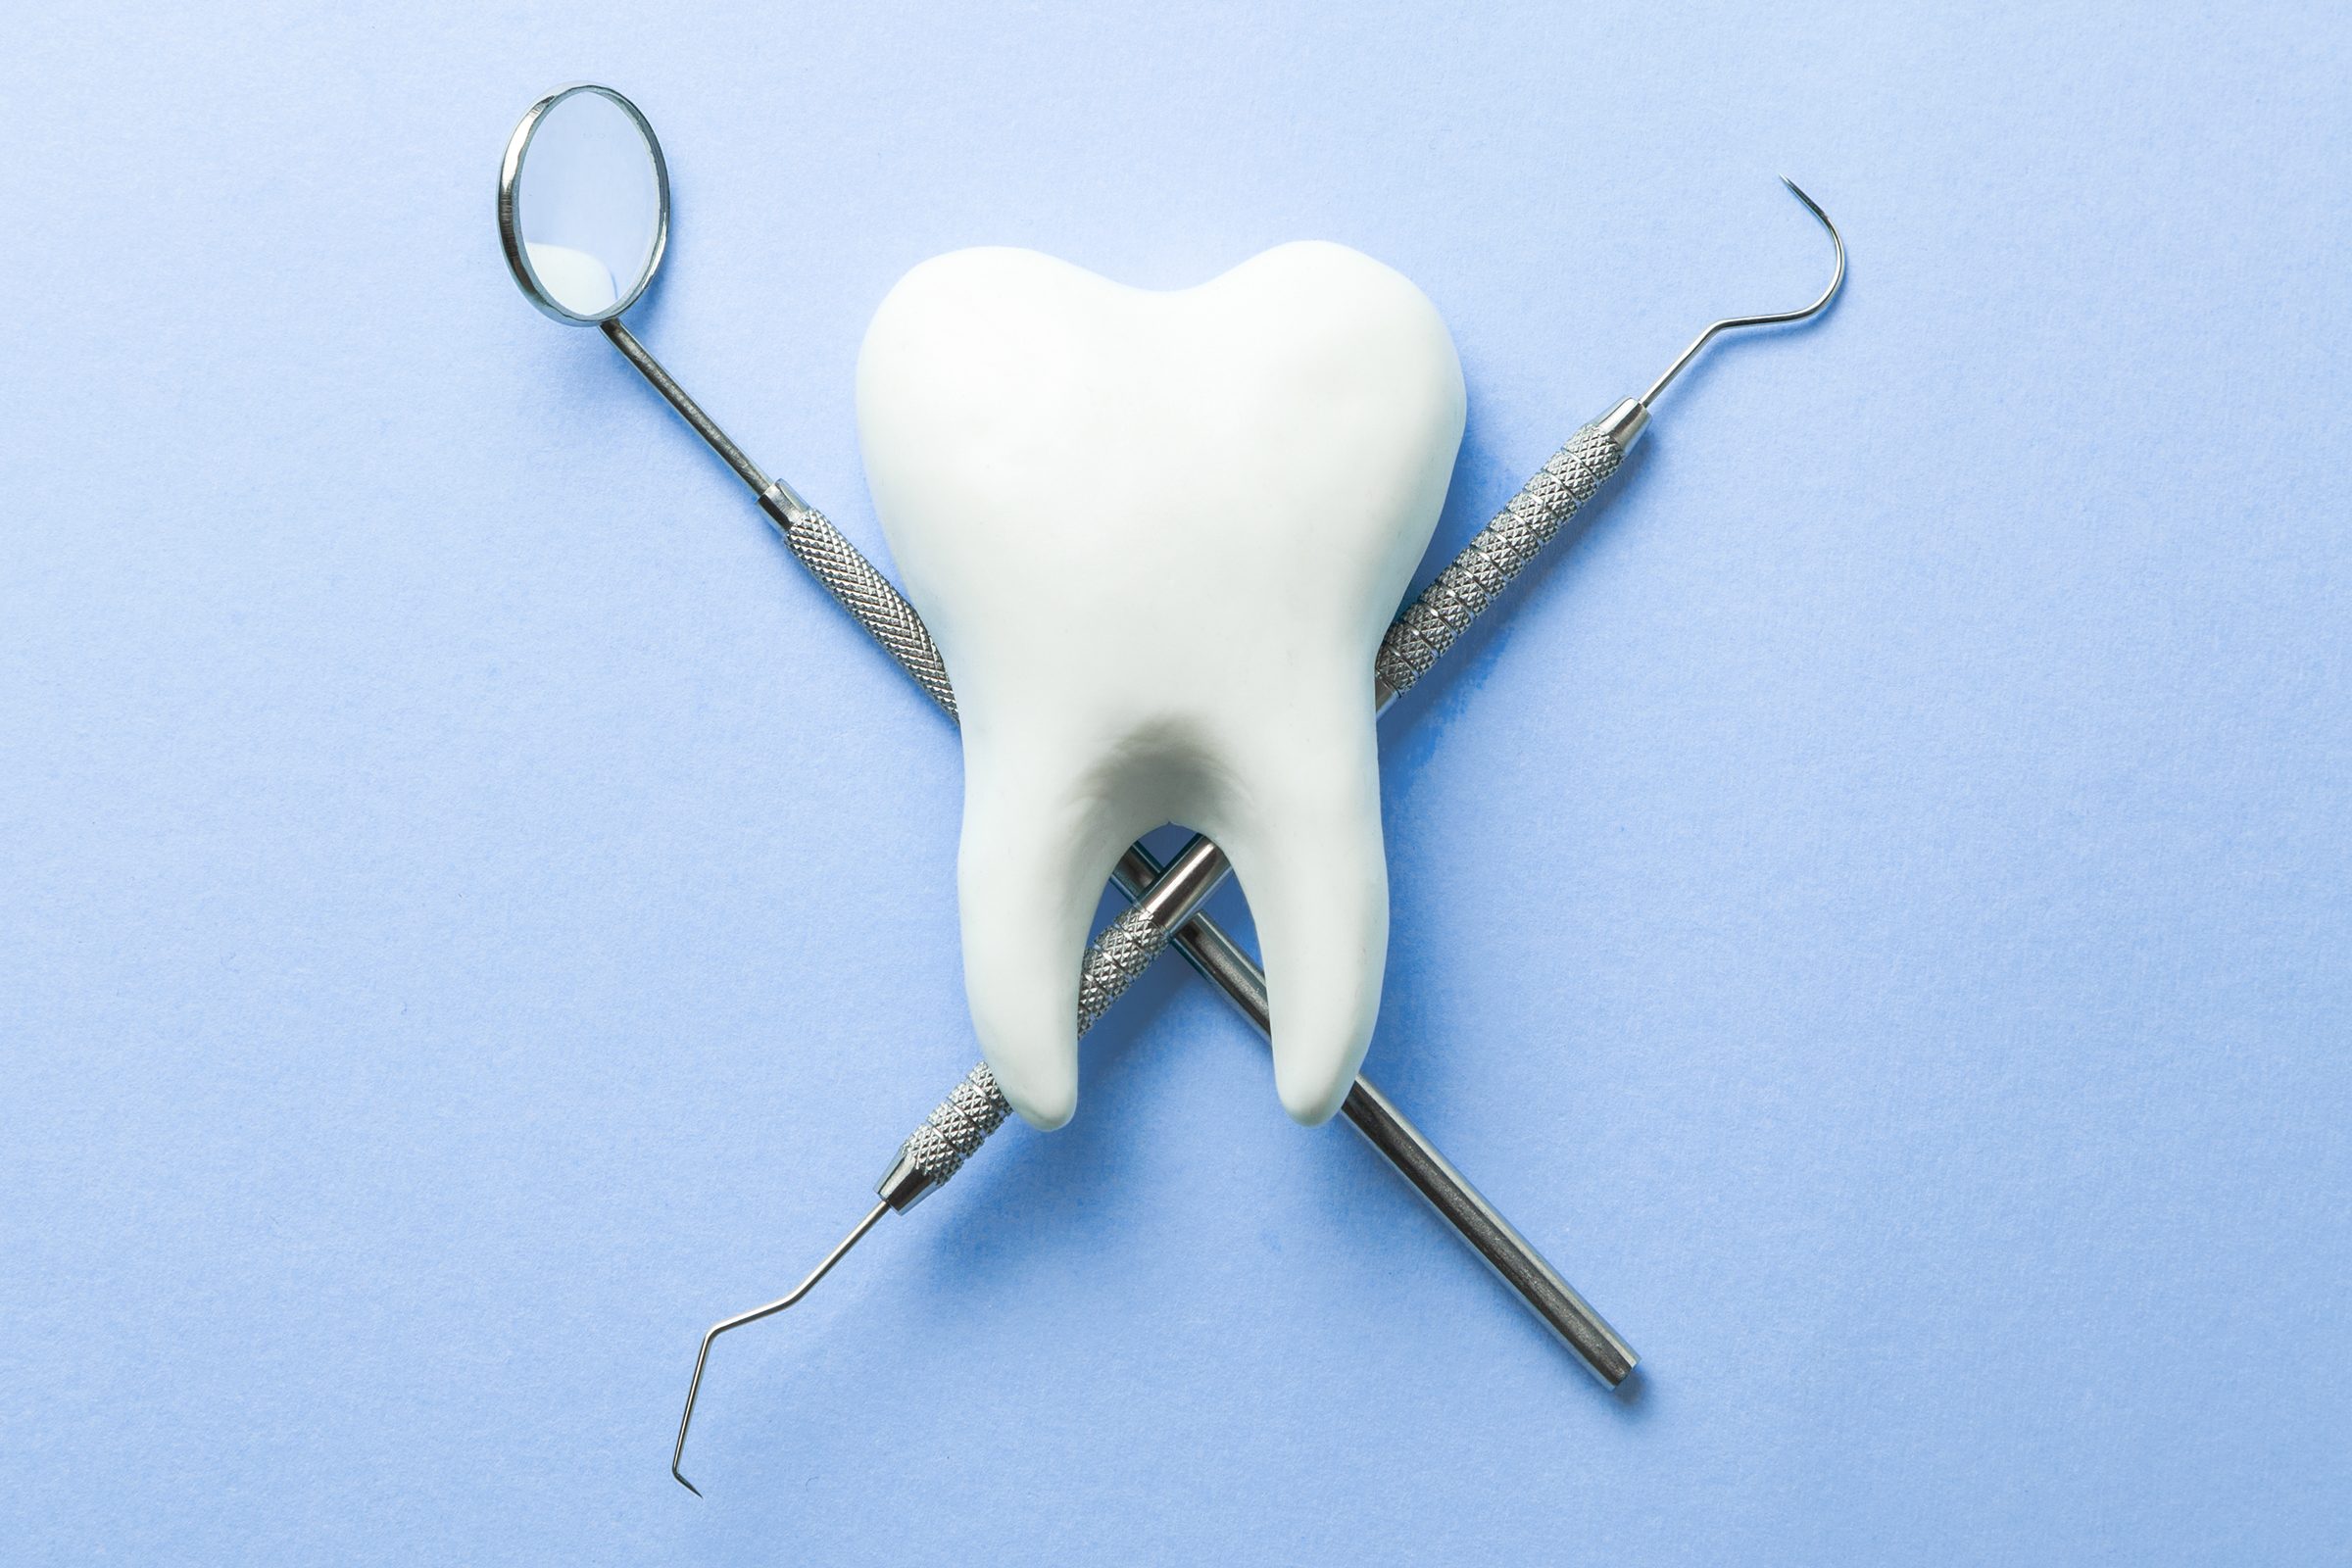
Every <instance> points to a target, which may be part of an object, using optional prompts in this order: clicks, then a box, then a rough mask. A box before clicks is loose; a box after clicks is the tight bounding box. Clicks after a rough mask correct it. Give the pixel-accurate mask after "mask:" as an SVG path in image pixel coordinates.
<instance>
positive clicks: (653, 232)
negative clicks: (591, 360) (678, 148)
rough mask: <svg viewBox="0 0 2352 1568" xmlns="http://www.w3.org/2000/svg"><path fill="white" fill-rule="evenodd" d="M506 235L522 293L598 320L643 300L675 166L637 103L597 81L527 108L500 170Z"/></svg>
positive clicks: (571, 318)
mask: <svg viewBox="0 0 2352 1568" xmlns="http://www.w3.org/2000/svg"><path fill="white" fill-rule="evenodd" d="M498 234H499V239H500V241H501V243H502V244H504V246H505V247H506V253H507V266H508V267H510V268H511V269H513V270H514V272H515V282H516V283H517V284H518V285H520V287H521V289H522V292H523V294H524V295H525V296H526V297H527V298H528V299H529V300H530V302H531V303H532V304H533V305H536V306H538V307H539V309H541V310H542V311H545V312H546V313H547V314H548V315H550V316H552V317H554V318H555V319H557V320H559V321H568V322H570V323H572V324H573V325H575V326H593V325H595V324H597V323H598V322H601V321H609V320H611V319H613V318H614V317H616V316H618V315H620V313H621V312H623V311H625V310H627V309H628V308H629V307H630V306H632V305H634V304H636V303H637V297H638V296H639V295H641V294H643V293H644V292H645V290H646V286H647V285H648V284H650V283H651V282H653V280H654V272H655V270H657V269H658V268H660V267H661V265H662V246H663V244H664V243H665V242H666V241H667V240H668V238H669V170H668V167H667V166H666V165H664V164H663V163H662V144H661V142H659V141H657V140H656V139H655V137H654V127H653V126H652V125H650V124H648V123H646V119H645V116H643V115H642V114H639V113H638V112H637V106H636V105H635V104H633V103H631V102H629V101H628V100H627V99H626V98H623V97H622V96H621V95H620V94H619V93H617V92H614V91H613V89H612V88H610V87H603V86H599V85H597V84H595V83H593V82H582V83H579V84H578V85H575V86H570V87H562V88H559V89H557V90H556V91H554V92H551V93H549V94H548V95H547V96H546V97H544V98H542V99H540V100H539V101H538V102H537V103H535V104H533V105H531V107H530V111H529V112H528V113H527V114H525V115H524V116H523V117H522V123H520V124H518V125H516V126H515V134H514V136H513V138H511V139H510V140H509V141H508V143H507V156H506V161H505V162H504V163H503V164H502V165H500V167H499V172H498Z"/></svg>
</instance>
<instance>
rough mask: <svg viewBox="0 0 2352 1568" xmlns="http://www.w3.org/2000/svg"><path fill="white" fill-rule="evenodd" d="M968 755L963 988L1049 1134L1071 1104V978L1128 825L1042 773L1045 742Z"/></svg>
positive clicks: (1012, 1097)
mask: <svg viewBox="0 0 2352 1568" xmlns="http://www.w3.org/2000/svg"><path fill="white" fill-rule="evenodd" d="M1022 750H1023V749H1022V748H1020V747H1017V746H1016V747H1006V748H996V749H992V750H991V754H990V755H982V754H981V753H980V752H979V751H978V750H977V749H974V750H973V751H972V752H970V753H968V754H967V756H966V758H965V762H964V766H965V779H964V800H963V845H962V850H961V852H960V855H959V857H958V859H957V878H958V882H959V903H960V904H961V906H962V917H963V986H964V996H965V999H966V1001H967V1002H968V1003H969V1004H970V1006H971V1013H972V1026H973V1028H974V1030H975V1031H976V1032H977V1033H978V1035H979V1037H980V1051H981V1054H983V1055H984V1056H986V1057H987V1058H988V1065H989V1067H990V1069H991V1070H992V1071H994V1072H995V1073H996V1075H997V1085H998V1087H999V1088H1001V1089H1003V1090H1004V1091H1005V1099H1006V1100H1007V1101H1008V1102H1010V1103H1011V1104H1012V1108H1013V1109H1014V1110H1017V1111H1019V1112H1020V1114H1021V1119H1022V1120H1024V1121H1026V1122H1028V1123H1029V1124H1030V1125H1031V1126H1033V1127H1038V1128H1041V1129H1044V1130H1047V1131H1051V1130H1052V1129H1054V1128H1056V1127H1059V1126H1061V1125H1062V1124H1063V1123H1064V1122H1067V1121H1068V1120H1069V1119H1070V1116H1071V1114H1072V1113H1073V1112H1074V1111H1075V1110H1076V1109H1077V1108H1078V1023H1077V1014H1078V975H1079V969H1080V966H1081V963H1082V961H1083V959H1084V957H1085V954H1086V938H1087V931H1088V928H1089V927H1090V926H1091V925H1092V923H1093V920H1094V913H1095V907H1096V905H1097V904H1098V903H1099V902H1100V901H1101V899H1102V896H1103V882H1104V881H1105V880H1107V879H1108V877H1109V875H1110V869H1111V867H1112V866H1113V865H1114V864H1115V863H1117V860H1118V857H1119V852H1120V851H1121V850H1123V849H1124V848H1126V845H1127V842H1128V839H1129V838H1132V837H1133V835H1132V834H1129V835H1127V836H1125V837H1121V836H1120V835H1118V834H1117V833H1116V831H1115V830H1114V829H1113V828H1111V827H1110V826H1108V825H1107V824H1105V823H1104V822H1103V820H1102V819H1101V813H1100V811H1099V810H1097V809H1090V805H1091V804H1092V803H1090V801H1089V799H1088V793H1087V792H1086V791H1084V790H1083V789H1080V788H1077V787H1075V785H1074V782H1072V781H1062V782H1060V783H1058V784H1056V783H1054V782H1052V781H1049V780H1048V779H1046V778H1043V777H1041V776H1040V769H1039V768H1038V767H1037V766H1036V765H1035V764H1036V761H1037V760H1038V759H1039V758H1040V757H1043V756H1049V755H1051V753H1050V751H1044V750H1040V749H1037V748H1034V747H1032V748H1029V749H1028V755H1027V756H1026V758H1023V759H1021V760H1019V761H1014V760H1009V759H1007V757H1006V753H1007V752H1009V753H1012V754H1014V756H1016V757H1017V756H1018V755H1019V754H1020V753H1021V751H1022Z"/></svg>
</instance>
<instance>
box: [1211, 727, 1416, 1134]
mask: <svg viewBox="0 0 2352 1568" xmlns="http://www.w3.org/2000/svg"><path fill="white" fill-rule="evenodd" d="M1337 711H1340V712H1343V713H1344V712H1345V711H1346V708H1345V705H1342V706H1341V707H1340V708H1339V709H1338V710H1337ZM1289 739H1290V741H1291V744H1288V745H1282V744H1269V745H1263V746H1258V747H1254V748H1252V753H1253V756H1254V758H1255V759H1257V761H1256V762H1255V765H1254V769H1253V770H1250V771H1245V772H1244V773H1243V775H1242V778H1241V780H1240V783H1241V788H1240V789H1239V790H1238V791H1237V792H1236V799H1237V803H1239V804H1238V805H1237V809H1235V810H1234V811H1233V813H1232V819H1231V820H1230V821H1227V822H1223V823H1220V824H1219V825H1218V829H1217V831H1215V832H1213V833H1212V835H1211V836H1212V837H1214V838H1215V839H1216V841H1217V844H1218V847H1219V848H1221V849H1223V850H1224V851H1225V854H1226V857H1227V858H1229V859H1231V860H1232V861H1233V867H1234V874H1235V875H1236V876H1237V877H1238V878H1239V879H1240V881H1241V884H1242V892H1243V894H1244V896H1245V897H1246V898H1248V899H1249V901H1250V917H1251V919H1252V920H1254V921H1255V922H1256V925H1257V940H1258V948H1259V952H1260V956H1261V957H1262V960H1263V962H1264V966H1265V972H1266V992H1267V1003H1268V1011H1269V1013H1270V1015H1271V1018H1272V1024H1271V1028H1270V1030H1269V1033H1270V1034H1271V1036H1272V1039H1273V1047H1274V1086H1275V1089H1276V1091H1277V1092H1278V1093H1279V1094H1280V1095H1281V1096H1282V1104H1283V1108H1284V1109H1285V1110H1287V1111H1289V1112H1290V1113H1291V1116H1292V1118H1293V1119H1294V1120H1296V1121H1299V1122H1303V1123H1305V1124H1306V1125H1307V1126H1310V1127H1311V1126H1314V1125H1316V1124H1318V1123H1320V1122H1322V1121H1324V1120H1326V1119H1328V1118H1329V1117H1330V1116H1331V1114H1332V1112H1334V1111H1336V1110H1338V1109H1339V1108H1340V1103H1341V1102H1342V1101H1343V1100H1346V1099H1347V1098H1348V1088H1349V1086H1350V1085H1351V1084H1353V1083H1354V1081H1355V1074H1356V1069H1357V1068H1359V1067H1361V1066H1362V1065H1363V1061H1364V1052H1365V1049H1366V1048H1367V1047H1368V1046H1369V1045H1370V1044H1371V1041H1372V1025H1373V1021H1374V1019H1375V1018H1376V1017H1377V1016H1378V1014H1379V1012H1380V981H1381V971H1382V968H1383V965H1384V963H1385V960H1386V957H1387V954H1388V945H1389V873H1388V863H1387V859H1386V858H1385V856H1384V855H1383V853H1382V846H1381V831H1380V775H1379V769H1378V763H1377V760H1376V758H1375V754H1374V737H1373V733H1372V712H1371V709H1370V706H1369V703H1368V702H1367V703H1366V704H1365V705H1364V710H1363V718H1362V720H1361V722H1360V723H1359V724H1358V725H1356V726H1354V728H1353V729H1352V731H1349V732H1341V733H1332V734H1328V735H1326V736H1324V738H1323V739H1322V741H1321V743H1320V744H1317V745H1299V744H1297V742H1298V740H1299V737H1298V736H1297V735H1293V736H1291V737H1290V738H1289ZM1267 760H1271V761H1272V762H1274V763H1277V764H1279V765H1278V767H1269V766H1268V765H1267ZM1236 761H1237V763H1238V765H1239V766H1240V767H1242V768H1244V769H1251V766H1252V758H1250V757H1245V758H1241V759H1237V760H1236Z"/></svg>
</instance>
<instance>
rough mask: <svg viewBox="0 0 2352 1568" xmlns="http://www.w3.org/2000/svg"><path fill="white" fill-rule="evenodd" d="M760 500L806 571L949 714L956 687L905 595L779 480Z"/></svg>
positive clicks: (928, 633)
mask: <svg viewBox="0 0 2352 1568" xmlns="http://www.w3.org/2000/svg"><path fill="white" fill-rule="evenodd" d="M760 506H761V507H762V508H764V509H765V510H766V512H767V514H768V515H769V516H771V517H773V518H774V519H775V522H776V526H777V528H778V529H779V530H781V531H782V533H783V535H784V542H785V544H786V545H788V546H790V547H791V549H792V553H793V554H794V555H795V556H797V557H799V558H800V562H801V564H802V565H804V566H806V567H808V568H809V575H811V576H813V577H814V578H815V579H816V580H817V581H818V582H820V583H822V584H824V586H825V592H827V593H829V594H831V595H832V596H833V597H834V598H835V599H837V600H839V601H840V602H841V608H842V609H844V610H846V611H848V612H849V613H850V614H851V615H852V616H853V617H855V618H856V620H857V622H858V625H860V626H863V627H864V628H865V629H866V631H867V632H869V633H870V634H872V636H873V639H874V641H876V642H878V643H880V644H881V645H882V648H883V651H884V652H885V653H887V654H889V655H890V657H891V658H893V659H895V660H897V661H898V662H899V664H900V666H901V667H902V668H904V669H905V670H906V671H907V674H909V675H912V676H913V677H914V683H915V684H916V685H918V686H920V687H921V688H922V689H923V692H924V695H926V696H928V697H929V698H930V699H931V700H932V701H933V702H935V703H937V704H938V705H939V706H940V707H942V708H944V709H946V710H947V712H948V716H949V717H950V718H954V717H955V716H956V688H955V687H953V686H951V685H949V684H948V664H947V661H946V660H944V659H942V658H940V657H939V645H938V644H937V643H935V642H933V641H932V640H931V630H930V628H929V627H927V626H925V625H924V624H923V617H922V616H920V615H918V614H916V613H914V607H913V606H912V605H910V604H908V603H907V598H906V596H905V595H904V594H902V593H900V592H899V590H898V589H897V588H896V587H895V586H893V585H892V583H891V580H890V579H889V578H888V577H885V576H883V575H882V573H881V572H880V571H879V570H877V569H876V568H875V566H874V564H873V563H872V562H870V561H868V560H866V559H865V557H864V555H863V554H862V553H860V552H859V550H858V547H857V546H856V545H854V544H852V543H850V541H849V540H848V539H847V538H845V537H843V535H842V531H841V530H840V529H839V528H836V527H834V526H833V523H832V521H831V519H829V518H828V517H826V515H824V514H823V513H821V512H819V511H817V510H816V509H815V508H814V507H811V506H809V504H808V503H807V502H804V501H801V500H799V499H798V498H797V497H794V496H792V495H791V494H790V493H789V492H786V491H785V490H784V489H783V487H782V486H781V485H770V486H769V488H768V489H767V491H766V492H765V493H763V494H762V495H761V496H760Z"/></svg>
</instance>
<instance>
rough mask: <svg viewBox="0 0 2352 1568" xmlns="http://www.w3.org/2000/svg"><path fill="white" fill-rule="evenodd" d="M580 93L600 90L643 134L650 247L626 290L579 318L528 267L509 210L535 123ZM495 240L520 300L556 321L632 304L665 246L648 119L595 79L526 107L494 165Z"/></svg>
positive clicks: (664, 172) (665, 167) (664, 211)
mask: <svg viewBox="0 0 2352 1568" xmlns="http://www.w3.org/2000/svg"><path fill="white" fill-rule="evenodd" d="M583 92H592V93H597V94H600V95H601V96H603V97H606V98H610V99H611V100H613V102H614V103H616V104H618V105H620V107H621V108H622V109H623V110H624V111H626V112H627V114H628V117H629V118H630V119H631V120H633V121H635V122H636V123H637V129H638V131H639V133H640V134H642V135H643V136H644V137H645V147H646V151H648V152H650V153H652V154H653V157H654V205H655V213H654V248H653V251H652V253H651V254H650V255H648V256H647V257H646V260H645V268H644V270H642V271H640V272H639V273H638V274H637V280H636V282H635V283H634V284H632V285H631V286H630V288H629V291H628V292H627V293H626V294H624V295H622V296H621V297H620V298H619V299H617V300H615V301H614V302H613V304H612V305H611V306H609V307H607V308H606V309H604V310H602V311H599V312H597V313H596V314H595V315H593V316H582V315H580V314H579V313H578V312H576V311H567V310H565V309H564V307H563V306H561V305H558V304H557V303H556V301H555V296H554V295H553V294H551V293H550V292H549V291H548V288H547V285H546V284H544V283H542V282H541V281H540V280H539V274H538V272H537V271H536V270H534V269H533V268H532V267H531V258H530V252H529V251H528V250H527V249H526V248H525V247H524V245H523V242H522V231H521V225H520V223H519V222H518V221H517V216H516V211H515V209H516V203H515V187H516V185H517V184H518V183H519V182H520V181H521V178H522V163H523V159H524V157H525V156H526V155H527V154H528V153H529V152H530V149H531V138H532V137H533V136H535V135H537V134H538V133H539V124H540V122H542V121H544V120H545V119H546V118H547V113H548V111H549V110H551V109H553V108H555V107H556V105H558V104H560V103H562V102H563V101H564V99H566V98H569V97H571V96H572V95H573V94H574V93H583ZM498 239H499V244H500V246H501V247H502V248H503V249H504V250H505V251H506V253H507V270H509V271H511V272H513V273H514V274H515V287H516V288H519V289H521V290H522V296H523V298H525V299H527V300H529V301H530V302H531V303H532V304H533V305H536V306H537V307H539V309H540V310H541V311H542V312H543V313H545V314H546V315H548V316H552V317H554V318H555V319H557V320H559V321H564V322H568V323H569V324H571V325H574V326H595V325H597V324H599V323H600V322H604V321H609V320H611V319H613V318H614V317H616V316H618V315H620V313H621V312H623V311H625V310H627V309H628V308H629V307H630V306H632V305H634V304H636V303H637V299H638V296H639V295H641V294H643V293H644V292H645V291H646V290H647V289H648V288H649V287H651V286H652V284H653V281H654V274H655V273H656V272H658V271H660V270H662V252H663V251H664V250H666V249H668V247H669V164H668V162H667V160H665V159H663V158H662V138H661V137H659V136H656V135H655V134H654V127H653V123H652V122H651V121H648V120H647V119H646V118H645V115H644V113H643V111H641V110H639V109H638V107H637V106H636V105H635V104H633V103H631V102H629V100H628V98H627V97H626V96H625V95H624V94H622V93H619V92H617V91H615V90H613V88H611V87H608V86H606V85H604V84H603V83H602V82H596V81H575V82H572V83H571V84H569V85H568V86H564V87H558V88H557V89H556V90H555V91H554V92H551V93H549V94H548V95H547V96H546V97H544V98H542V99H540V100H539V101H538V102H537V103H535V104H533V105H531V107H530V108H529V109H527V110H525V111H524V112H523V117H522V120H521V122H520V123H517V124H516V125H515V134H514V135H513V136H511V137H509V138H508V140H507V155H506V157H505V158H504V159H503V160H501V161H500V163H499V166H498Z"/></svg>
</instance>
